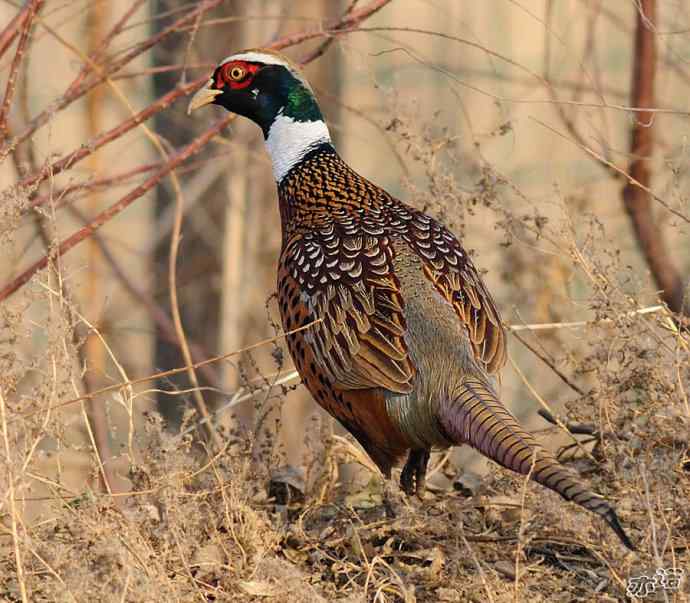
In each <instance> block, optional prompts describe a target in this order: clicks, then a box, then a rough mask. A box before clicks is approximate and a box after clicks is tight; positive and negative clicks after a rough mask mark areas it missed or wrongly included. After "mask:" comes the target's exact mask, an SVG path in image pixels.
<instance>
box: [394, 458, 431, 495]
mask: <svg viewBox="0 0 690 603" xmlns="http://www.w3.org/2000/svg"><path fill="white" fill-rule="evenodd" d="M429 455H430V451H429V450H428V449H424V448H419V449H417V450H410V454H409V455H408V457H407V462H406V463H405V467H403V470H402V473H401V474H400V487H401V488H402V490H403V491H404V492H405V494H407V495H408V496H412V495H413V494H416V495H417V498H419V499H420V500H422V499H423V498H424V491H425V489H426V484H425V482H426V468H427V465H428V464H429Z"/></svg>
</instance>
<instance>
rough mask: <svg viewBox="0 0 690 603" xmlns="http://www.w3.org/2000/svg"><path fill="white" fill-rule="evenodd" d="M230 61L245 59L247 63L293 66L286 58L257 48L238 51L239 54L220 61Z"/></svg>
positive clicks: (223, 63)
mask: <svg viewBox="0 0 690 603" xmlns="http://www.w3.org/2000/svg"><path fill="white" fill-rule="evenodd" d="M230 61H247V62H248V63H263V64H264V65H282V66H283V67H287V68H288V69H290V70H292V69H293V67H292V65H290V63H288V62H287V61H286V60H284V59H281V58H280V57H279V56H277V55H274V54H269V53H267V52H260V51H258V50H250V51H248V52H240V53H239V54H232V55H230V56H229V57H226V58H224V59H223V60H222V61H221V63H220V64H221V65H225V63H229V62H230Z"/></svg>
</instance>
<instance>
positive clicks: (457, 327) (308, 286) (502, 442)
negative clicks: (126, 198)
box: [188, 49, 634, 550]
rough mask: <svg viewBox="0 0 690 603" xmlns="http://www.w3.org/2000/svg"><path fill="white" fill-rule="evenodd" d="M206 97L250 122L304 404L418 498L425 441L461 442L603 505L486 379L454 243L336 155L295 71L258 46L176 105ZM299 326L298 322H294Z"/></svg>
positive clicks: (472, 289) (489, 332)
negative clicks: (310, 402) (261, 162)
mask: <svg viewBox="0 0 690 603" xmlns="http://www.w3.org/2000/svg"><path fill="white" fill-rule="evenodd" d="M207 104H216V105H220V106H222V107H224V108H225V109H227V110H228V111H232V112H234V113H237V114H239V115H242V116H244V117H247V118H249V119H250V120H252V121H253V122H255V123H256V124H257V125H258V126H259V127H260V128H261V130H262V132H263V135H264V139H265V143H266V149H267V151H268V154H269V155H270V158H271V162H272V166H273V175H274V177H275V181H276V185H277V188H278V199H279V206H280V217H281V225H282V250H281V254H280V260H279V266H278V304H279V308H280V314H281V319H282V323H283V328H284V330H285V332H286V333H288V335H287V344H288V349H289V351H290V354H291V356H292V358H293V360H294V363H295V366H296V368H297V371H298V372H299V374H300V376H301V378H302V381H303V383H304V384H305V386H306V387H307V389H308V390H309V392H310V393H311V394H312V396H313V397H314V398H315V399H316V401H317V402H318V403H319V404H320V405H321V406H322V407H323V408H324V409H325V410H326V411H328V412H329V413H330V414H331V415H332V416H333V417H335V418H336V419H337V420H338V421H339V422H340V423H341V424H342V425H343V426H344V427H345V428H346V429H347V430H348V431H349V432H350V433H352V435H353V436H354V437H355V438H356V439H357V440H358V442H359V443H360V444H361V445H362V447H363V448H364V450H366V452H367V453H368V454H369V456H370V457H371V459H372V460H373V461H374V462H375V463H376V465H377V466H378V467H379V469H380V470H381V472H382V473H383V475H384V476H385V477H386V478H387V479H389V478H390V475H391V469H392V467H394V466H395V465H396V464H398V463H399V462H401V461H402V460H403V459H404V457H405V455H406V454H407V461H406V463H405V465H404V468H403V470H402V473H401V477H400V487H401V488H402V490H404V491H405V493H407V494H408V495H412V494H417V495H418V496H420V498H421V496H422V494H423V491H424V481H425V475H426V469H427V463H428V461H429V454H430V450H431V449H432V448H446V447H449V446H454V445H460V444H469V445H471V446H473V447H474V448H476V449H478V450H479V451H480V452H481V453H483V454H484V455H486V456H487V457H489V458H490V459H492V460H494V461H495V462H497V463H499V464H500V465H502V466H503V467H506V468H508V469H511V470H513V471H516V472H517V473H520V474H522V475H530V477H531V478H532V479H533V480H534V481H536V482H538V483H540V484H542V485H543V486H546V487H547V488H550V489H551V490H554V491H556V492H558V494H560V495H561V496H562V497H563V498H565V499H566V500H570V501H573V502H576V503H578V504H579V505H581V506H582V507H584V508H585V509H588V510H589V511H592V512H594V513H596V514H598V515H600V516H601V517H602V518H603V519H604V520H605V521H606V522H607V523H608V525H609V526H610V527H611V528H612V529H613V531H614V532H615V533H616V534H617V535H618V537H619V538H620V540H621V541H622V543H623V544H624V545H625V546H626V547H628V548H629V549H631V550H634V547H633V544H632V542H631V541H630V539H629V538H628V536H627V535H626V533H625V532H624V530H623V528H622V527H621V524H620V522H619V520H618V517H617V516H616V513H615V511H614V509H613V507H612V506H611V505H610V504H609V503H608V502H607V501H606V500H605V499H604V498H602V497H601V496H599V495H597V494H595V493H594V492H592V491H590V490H589V489H588V487H587V486H586V485H585V484H584V483H583V481H582V480H581V478H580V477H579V476H578V475H576V474H575V473H573V472H571V471H570V470H569V469H567V468H566V467H564V466H562V465H561V464H560V463H559V462H558V461H557V460H556V458H555V457H554V456H553V455H552V454H551V453H550V452H548V451H547V450H546V449H545V448H543V447H542V446H541V445H539V443H538V442H537V440H536V439H535V438H534V436H532V435H531V434H529V433H528V432H527V431H525V429H523V428H522V427H521V426H520V424H519V423H518V421H517V419H516V418H515V417H514V416H513V415H512V414H511V413H510V412H509V411H508V410H507V409H506V408H505V407H504V405H503V404H502V403H501V402H500V401H499V399H498V397H497V394H496V392H495V390H494V388H493V386H492V382H491V378H490V375H491V374H492V373H496V372H497V371H498V370H499V369H500V368H501V367H502V366H503V364H504V362H505V358H506V337H505V333H504V331H503V327H502V325H501V320H500V317H499V314H498V311H497V309H496V305H495V303H494V301H493V299H492V297H491V295H490V294H489V292H488V291H487V289H486V287H485V286H484V283H483V282H482V279H481V278H480V276H479V274H478V272H477V270H476V268H475V267H474V265H473V263H472V261H471V260H470V258H469V256H468V255H467V252H466V251H465V250H464V249H463V247H462V246H461V244H460V243H459V241H458V240H457V239H456V237H455V236H453V234H452V233H451V232H450V231H449V230H448V229H447V228H445V227H444V226H443V225H442V224H440V223H439V222H437V221H436V220H434V219H433V218H431V217H430V216H428V215H426V214H424V213H423V212H421V211H419V210H417V209H414V208H413V207H410V206H408V205H406V204H404V203H402V202H401V201H399V200H397V199H396V198H394V197H392V196H391V195H389V194H388V193H387V192H386V191H385V190H383V189H381V188H380V187H378V186H376V185H375V184H373V183H372V182H370V181H369V180H367V179H365V178H363V177H362V176H360V175H359V174H357V173H356V172H355V171H354V170H353V169H352V168H350V167H349V166H348V165H347V164H346V163H345V162H344V161H343V160H342V159H341V158H340V156H339V155H338V154H337V152H336V151H335V149H334V147H333V144H332V142H331V138H330V135H329V132H328V127H327V126H326V123H325V121H324V118H323V115H322V113H321V110H320V108H319V105H318V104H317V101H316V98H315V95H314V92H313V90H312V88H311V86H310V85H309V83H308V82H307V81H306V79H305V77H304V75H303V74H302V73H301V71H300V69H299V68H298V67H297V66H296V65H295V64H293V63H292V62H291V61H290V60H289V59H287V58H286V57H284V56H282V55H281V54H278V53H276V52H273V51H270V50H263V49H258V50H247V51H243V52H240V53H237V54H234V55H232V56H229V57H227V58H226V59H224V60H223V61H222V62H221V63H220V64H219V65H218V66H217V67H216V69H215V71H214V72H213V74H212V76H211V78H210V79H209V80H208V83H207V84H206V85H205V86H204V87H202V88H201V89H200V90H199V91H198V92H197V93H196V94H195V95H194V97H193V98H192V100H191V102H190V104H189V108H188V113H191V112H192V110H194V109H197V108H199V107H201V106H204V105H207ZM300 327H304V328H302V329H300V330H297V331H296V329H299V328H300Z"/></svg>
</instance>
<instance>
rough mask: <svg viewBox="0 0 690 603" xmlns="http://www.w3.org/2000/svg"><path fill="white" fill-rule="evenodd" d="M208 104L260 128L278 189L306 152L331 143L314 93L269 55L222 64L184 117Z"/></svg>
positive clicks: (246, 54) (247, 55)
mask: <svg viewBox="0 0 690 603" xmlns="http://www.w3.org/2000/svg"><path fill="white" fill-rule="evenodd" d="M208 104H214V105H220V106H222V107H224V108H225V109H227V110H228V111H231V112H233V113H237V114H239V115H242V116H244V117H247V118H249V119H250V120H252V121H253V122H254V123H256V124H257V125H258V126H259V127H260V128H261V130H262V132H263V135H264V139H265V141H266V147H267V149H268V153H269V155H270V156H271V161H272V163H273V174H274V176H275V179H276V182H278V183H280V181H281V180H282V179H283V178H284V177H285V175H286V174H287V173H288V172H289V171H290V169H291V168H292V167H293V166H294V165H296V164H297V163H299V161H300V160H301V159H302V158H303V157H304V156H305V155H306V154H307V153H309V151H311V150H312V149H314V148H316V147H318V146H320V145H322V144H330V143H331V137H330V135H329V133H328V127H327V126H326V123H325V121H324V118H323V115H322V114H321V110H320V109H319V105H318V103H317V101H316V97H315V95H314V91H313V90H312V88H311V86H310V85H309V83H308V82H307V80H306V79H305V77H304V76H303V75H302V73H301V71H300V69H299V67H298V66H297V65H295V64H294V63H293V62H292V61H290V59H288V58H287V57H285V56H283V55H281V54H279V53H277V52H274V51H271V50H262V49H258V50H245V51H243V52H239V53H237V54H233V55H231V56H229V57H227V58H225V59H223V60H222V61H221V62H220V63H219V65H218V66H217V67H216V69H215V71H214V72H213V75H212V76H211V77H210V78H209V80H208V82H207V83H206V85H205V86H204V87H203V88H201V89H200V90H199V91H198V92H197V93H196V94H195V95H194V96H193V97H192V100H191V102H190V103H189V108H188V109H187V112H188V113H191V112H192V111H193V110H194V109H197V108H199V107H203V106H204V105H208Z"/></svg>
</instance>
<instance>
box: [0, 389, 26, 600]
mask: <svg viewBox="0 0 690 603" xmlns="http://www.w3.org/2000/svg"><path fill="white" fill-rule="evenodd" d="M6 412H7V411H6V408H5V396H4V395H3V393H2V391H0V424H1V425H2V439H3V443H4V445H5V467H7V495H8V497H9V500H10V509H9V511H10V524H11V526H12V543H13V545H14V560H15V563H16V564H17V582H19V592H20V593H21V595H22V601H23V603H28V601H29V597H28V594H27V592H26V581H25V580H24V566H23V565H22V554H21V551H20V549H19V531H18V529H17V520H18V518H19V510H18V509H17V501H16V500H15V497H14V472H13V471H12V454H11V448H10V436H9V432H8V427H7V424H8V421H7V414H6Z"/></svg>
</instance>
